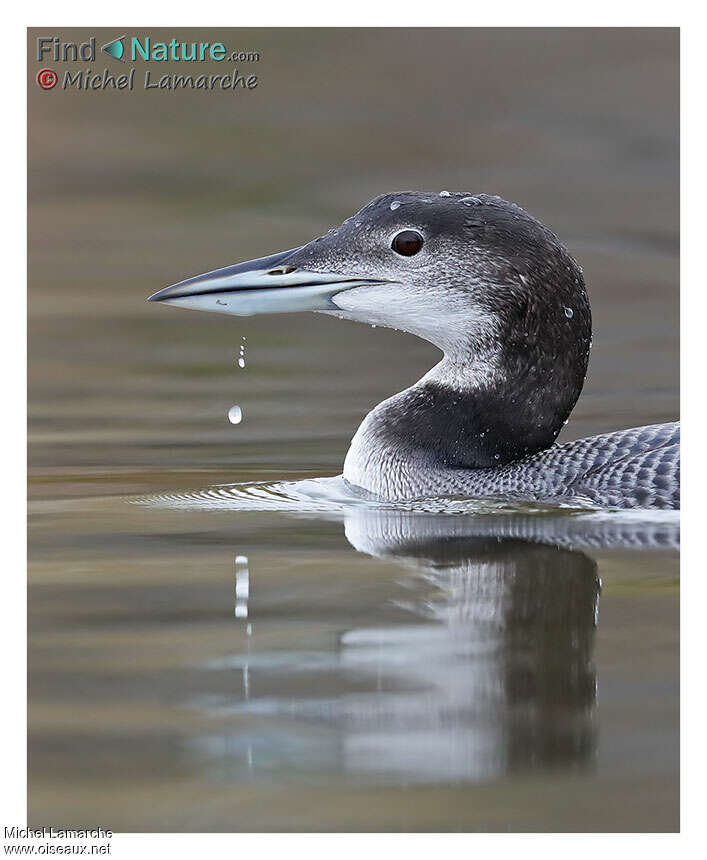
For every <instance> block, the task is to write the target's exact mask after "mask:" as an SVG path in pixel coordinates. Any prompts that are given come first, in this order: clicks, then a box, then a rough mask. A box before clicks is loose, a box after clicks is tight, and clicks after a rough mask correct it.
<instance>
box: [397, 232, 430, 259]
mask: <svg viewBox="0 0 707 860" xmlns="http://www.w3.org/2000/svg"><path fill="white" fill-rule="evenodd" d="M423 241H424V240H423V238H422V235H421V234H420V233H418V232H417V230H401V231H400V233H398V234H397V235H396V236H394V237H393V241H392V242H391V245H390V246H391V248H392V249H393V250H394V251H395V252H396V253H397V254H401V255H402V256H403V257H412V256H413V255H414V254H417V252H418V251H419V250H420V248H422V243H423Z"/></svg>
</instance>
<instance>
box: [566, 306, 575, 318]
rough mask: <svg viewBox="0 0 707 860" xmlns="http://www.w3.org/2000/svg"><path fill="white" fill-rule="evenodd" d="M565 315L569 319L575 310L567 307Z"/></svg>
mask: <svg viewBox="0 0 707 860" xmlns="http://www.w3.org/2000/svg"><path fill="white" fill-rule="evenodd" d="M565 316H566V317H567V319H568V320H571V319H572V317H573V316H574V311H573V310H572V308H565Z"/></svg>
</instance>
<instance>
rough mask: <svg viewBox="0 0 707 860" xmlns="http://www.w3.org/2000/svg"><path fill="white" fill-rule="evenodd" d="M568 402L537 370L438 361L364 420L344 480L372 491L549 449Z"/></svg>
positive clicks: (551, 378) (548, 375) (487, 361)
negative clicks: (421, 476)
mask: <svg viewBox="0 0 707 860" xmlns="http://www.w3.org/2000/svg"><path fill="white" fill-rule="evenodd" d="M578 393H579V392H578V391H577V394H578ZM575 400H576V395H574V396H572V397H570V398H569V400H568V398H567V395H566V392H565V391H557V377H556V376H555V375H554V374H553V373H552V372H551V371H550V372H546V371H545V370H544V369H543V367H542V366H536V365H533V366H524V367H523V369H522V371H518V370H516V371H515V372H513V368H509V367H507V366H504V365H503V364H502V363H500V362H499V361H497V360H495V359H494V358H493V357H492V356H486V357H484V358H478V359H471V358H460V357H458V356H457V357H454V358H450V357H445V358H444V359H443V360H442V361H441V362H440V363H439V364H437V365H436V366H435V367H433V368H432V370H430V371H429V372H428V373H427V374H425V376H423V377H422V379H420V380H419V381H418V382H417V383H415V384H414V385H412V386H411V387H410V388H407V389H405V390H404V391H401V392H400V393H399V394H395V395H393V397H390V398H388V399H387V400H384V401H383V402H382V403H380V404H379V405H378V406H377V407H376V408H375V409H373V411H372V412H370V413H369V414H368V415H367V416H366V418H365V419H364V421H363V423H362V424H361V426H360V427H359V429H358V431H357V433H356V435H355V436H354V439H353V440H352V443H351V448H350V450H349V453H348V455H347V458H346V463H345V465H344V477H345V478H346V479H347V480H349V481H350V482H351V483H353V484H357V485H358V486H362V487H364V488H365V489H369V490H371V491H373V492H380V488H381V484H383V485H385V484H386V483H387V482H388V481H389V480H391V479H392V480H395V481H400V480H402V479H403V478H404V475H403V478H401V475H402V473H408V472H409V473H410V474H411V475H412V474H413V473H414V472H416V471H417V472H419V471H431V472H433V473H434V472H437V471H439V470H443V469H484V468H497V467H500V466H503V465H506V464H507V463H510V462H513V461H515V460H519V459H521V458H523V457H525V456H527V455H530V454H534V453H536V452H537V451H541V450H543V449H544V448H548V447H549V446H550V445H552V443H553V442H554V441H555V438H556V437H557V434H558V433H559V431H560V430H561V428H562V425H563V424H564V423H565V421H566V419H567V416H568V415H569V413H570V410H571V409H572V407H573V406H574V403H575Z"/></svg>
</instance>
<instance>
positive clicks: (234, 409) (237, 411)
mask: <svg viewBox="0 0 707 860" xmlns="http://www.w3.org/2000/svg"><path fill="white" fill-rule="evenodd" d="M228 420H229V421H230V422H231V424H240V423H241V421H242V420H243V410H242V409H241V407H240V406H231V408H230V409H229V410H228Z"/></svg>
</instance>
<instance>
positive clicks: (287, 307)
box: [149, 191, 680, 508]
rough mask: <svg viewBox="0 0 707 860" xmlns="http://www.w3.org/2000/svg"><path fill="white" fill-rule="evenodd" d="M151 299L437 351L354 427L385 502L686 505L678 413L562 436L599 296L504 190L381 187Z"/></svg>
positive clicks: (360, 458)
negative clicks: (358, 327) (325, 225)
mask: <svg viewBox="0 0 707 860" xmlns="http://www.w3.org/2000/svg"><path fill="white" fill-rule="evenodd" d="M149 300H150V301H160V302H167V303H169V304H173V305H177V306H180V307H184V308H194V309H198V310H208V311H216V312H218V313H226V314H234V315H238V316H243V315H250V314H256V313H281V312H285V311H302V310H310V311H319V312H321V313H326V314H331V315H333V316H337V317H340V318H342V319H350V320H358V321H360V322H366V323H370V324H373V325H379V326H387V327H391V328H396V329H400V330H403V331H406V332H409V333H411V334H414V335H417V336H418V337H421V338H424V339H425V340H427V341H429V342H430V343H432V344H434V345H435V346H437V347H438V348H439V349H440V350H441V351H442V353H443V356H444V357H443V358H442V360H441V361H440V362H439V364H437V365H436V366H435V367H433V368H432V370H430V371H429V372H428V373H427V374H425V376H423V377H422V379H420V380H419V381H418V382H417V383H415V384H414V385H412V386H410V388H407V389H405V391H401V392H400V393H399V394H395V395H394V396H393V397H390V398H388V399H387V400H384V401H383V402H382V403H380V404H379V405H378V406H376V407H375V409H373V410H372V411H371V412H370V413H369V414H368V415H367V416H366V418H365V419H364V420H363V423H362V424H361V426H360V427H359V428H358V430H357V432H356V434H355V435H354V437H353V440H352V442H351V447H350V448H349V451H348V454H347V456H346V460H345V463H344V472H343V476H344V478H345V480H346V481H347V482H348V483H349V484H350V485H352V487H354V488H357V489H359V490H363V491H365V492H366V493H370V494H372V495H374V496H375V497H378V498H382V499H384V500H390V501H396V500H410V499H419V498H429V497H434V496H449V495H455V496H471V497H501V498H515V499H532V500H538V501H558V502H570V503H571V502H572V501H573V500H576V501H577V502H588V503H591V504H593V505H597V506H600V507H618V508H679V507H680V474H679V470H680V425H679V422H675V423H669V424H654V425H651V426H647V427H637V428H633V429H629V430H617V431H614V432H612V433H606V434H603V435H600V436H592V437H590V438H587V439H580V440H578V441H574V442H566V443H564V444H560V445H555V444H553V443H554V442H555V439H556V438H557V435H558V434H559V432H560V430H561V429H562V427H563V425H564V424H566V423H567V419H568V417H569V414H570V412H571V411H572V408H573V407H574V405H575V403H576V401H577V398H578V397H579V394H580V392H581V390H582V386H583V384H584V379H585V377H586V373H587V364H588V360H589V352H590V348H591V342H592V324H591V311H590V307H589V299H588V297H587V293H586V290H585V285H584V278H583V276H582V270H581V269H580V267H579V266H578V265H577V263H576V262H575V260H574V259H573V258H572V256H571V255H570V254H569V252H568V251H567V249H566V248H565V247H564V246H563V245H562V243H561V242H560V240H559V239H558V238H557V236H556V235H555V234H554V233H552V232H551V231H550V230H548V229H547V228H546V227H545V226H543V224H541V223H540V222H539V221H538V220H537V219H535V218H534V217H532V216H531V215H530V214H528V213H527V212H526V211H525V210H523V209H521V208H520V206H517V205H516V204H514V203H509V202H507V201H506V200H503V199H501V198H500V197H495V196H490V195H487V194H471V193H469V192H455V193H450V192H448V191H442V192H440V193H439V194H437V193H424V192H417V191H405V192H398V193H395V194H384V195H382V196H380V197H377V198H375V199H374V200H372V201H371V202H370V203H368V204H367V205H366V206H364V208H363V209H361V210H360V211H359V212H358V213H357V214H356V215H353V216H352V217H351V218H348V219H347V220H346V221H344V223H343V224H342V225H341V226H340V227H338V228H337V229H334V230H330V231H329V232H328V233H327V234H326V235H324V236H320V237H318V238H316V239H314V240H312V241H311V242H309V243H308V244H306V245H302V246H301V247H299V248H293V249H290V250H289V251H283V252H281V253H277V254H272V255H271V256H268V257H261V258H259V259H256V260H250V261H248V262H245V263H238V264H236V265H234V266H227V267H225V268H222V269H216V270H215V271H213V272H208V273H206V274H204V275H198V276H196V277H194V278H189V279H188V280H185V281H181V282H180V283H178V284H175V285H174V286H171V287H167V288H166V289H163V290H160V291H159V292H157V293H155V294H154V295H152V296H150V298H149Z"/></svg>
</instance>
